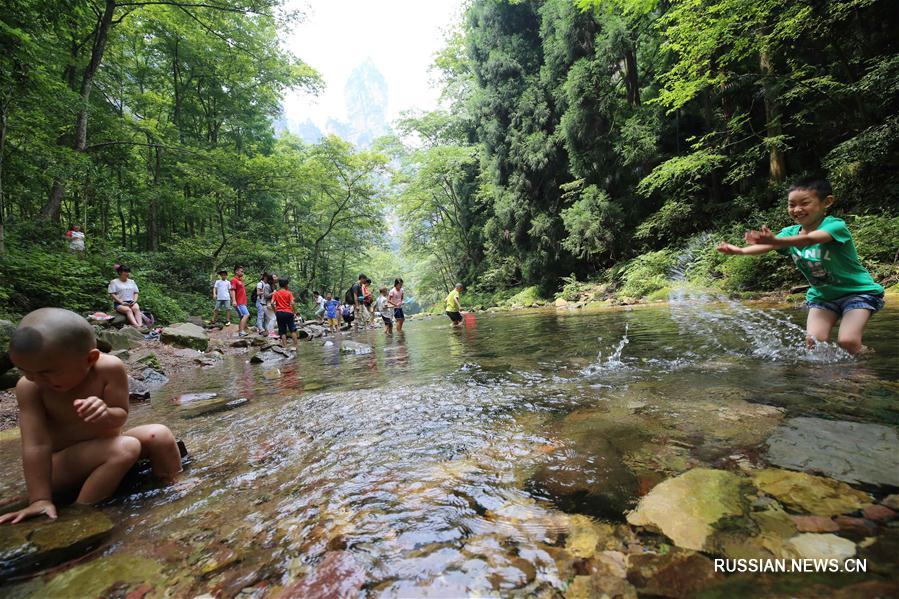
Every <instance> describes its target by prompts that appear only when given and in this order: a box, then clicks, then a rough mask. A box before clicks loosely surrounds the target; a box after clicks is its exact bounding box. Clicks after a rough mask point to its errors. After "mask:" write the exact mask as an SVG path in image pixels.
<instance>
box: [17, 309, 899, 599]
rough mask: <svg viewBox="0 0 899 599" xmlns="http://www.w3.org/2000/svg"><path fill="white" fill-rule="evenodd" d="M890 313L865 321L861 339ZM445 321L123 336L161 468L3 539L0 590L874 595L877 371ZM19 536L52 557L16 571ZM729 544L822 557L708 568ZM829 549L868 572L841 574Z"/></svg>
mask: <svg viewBox="0 0 899 599" xmlns="http://www.w3.org/2000/svg"><path fill="white" fill-rule="evenodd" d="M888 314H889V313H888ZM891 318H894V319H895V316H893V317H891ZM897 324H899V319H895V320H889V321H887V322H886V325H887V326H886V327H885V328H883V329H878V328H877V326H876V324H875V325H872V326H874V328H873V330H872V338H873V340H874V342H875V343H876V342H877V341H878V339H888V338H892V337H891V336H892V335H893V334H894V333H895V330H896V328H899V327H897V326H896V325H897ZM441 325H444V326H441ZM445 325H446V323H443V322H438V321H437V320H434V321H422V322H412V323H409V325H407V329H408V330H407V332H406V334H405V336H402V337H400V336H394V337H389V338H387V337H385V336H384V335H383V332H382V331H369V332H363V333H360V334H359V335H357V336H355V337H353V338H348V337H347V336H343V337H341V338H329V337H316V338H315V339H314V342H312V343H306V344H304V345H301V347H300V351H299V353H298V355H297V354H294V353H293V352H292V351H283V350H281V349H280V348H275V347H271V346H268V341H267V340H266V339H263V338H259V339H257V338H255V337H249V338H246V339H235V338H234V337H230V336H228V337H225V336H222V334H221V333H218V332H212V333H211V334H208V337H209V339H208V345H207V347H206V350H205V351H202V352H201V351H198V350H197V349H192V348H176V347H173V346H172V345H170V344H169V343H167V342H166V343H159V345H156V346H153V345H150V346H147V345H146V344H141V345H138V346H136V347H132V348H129V349H127V351H128V352H129V355H128V356H127V358H126V361H127V362H128V363H129V364H130V365H131V368H132V376H135V375H137V374H143V370H138V369H139V368H140V369H144V368H150V369H152V370H154V371H157V372H160V373H161V374H164V375H165V376H166V377H167V378H168V379H169V380H168V381H167V382H165V383H162V384H161V385H160V386H159V387H157V388H155V389H154V390H153V391H151V392H150V398H149V401H140V402H136V403H135V404H134V408H133V415H134V418H135V421H136V423H140V422H143V421H150V420H162V421H166V422H167V423H169V424H170V426H172V428H173V430H175V431H176V434H178V435H179V436H180V437H182V438H185V439H187V440H188V445H189V446H190V449H191V453H192V462H191V463H190V465H189V467H188V469H187V471H186V473H185V477H184V479H183V480H182V481H181V482H180V483H179V484H178V485H175V486H172V487H158V486H154V485H152V484H149V485H144V486H140V487H137V488H136V489H132V490H131V491H129V492H128V493H126V494H124V495H122V496H120V497H118V498H117V499H115V500H114V501H112V502H110V503H109V504H107V505H104V506H100V507H99V508H98V509H97V510H92V511H90V512H89V513H88V512H83V513H82V512H78V511H72V512H70V511H68V510H73V508H65V509H64V514H66V516H65V517H66V518H68V520H67V521H68V522H74V521H77V520H79V519H81V518H85V525H84V526H83V527H80V526H71V525H62V526H61V525H60V523H58V522H57V523H52V524H50V523H46V522H40V521H34V522H33V523H31V524H29V525H28V527H27V528H21V529H18V530H17V533H16V536H15V538H14V539H13V537H10V538H11V539H13V540H12V541H10V542H9V543H7V544H6V545H4V546H3V547H4V548H3V550H2V551H3V553H0V555H2V558H0V560H2V563H3V564H5V566H4V567H6V568H7V572H8V573H10V572H13V570H15V572H16V573H18V575H23V576H25V575H27V573H28V572H34V571H35V570H38V571H42V572H44V574H42V575H40V576H36V577H30V578H27V579H22V580H19V581H17V582H7V583H5V585H4V586H3V587H2V588H3V590H4V593H5V594H8V595H10V596H15V597H19V596H22V597H25V596H34V597H41V596H58V595H62V594H66V593H69V594H74V595H77V596H131V597H144V596H146V597H154V596H198V595H203V594H209V595H211V596H225V597H233V596H240V597H345V596H372V597H407V596H415V597H418V596H440V597H445V596H452V597H456V596H516V597H517V596H535V597H566V598H570V599H575V598H581V597H603V596H609V597H637V596H667V597H690V596H709V597H741V596H749V597H752V596H773V597H793V596H812V597H833V596H836V597H859V596H869V597H877V596H895V595H896V594H899V588H897V583H896V581H897V580H899V571H897V569H899V520H897V516H896V512H897V510H899V497H897V492H899V485H897V481H896V478H895V477H896V473H897V472H899V462H897V459H899V457H897V456H899V440H897V435H896V431H897V427H896V425H897V422H899V418H895V414H896V408H895V405H896V404H895V401H896V391H897V389H899V387H897V385H896V378H897V372H896V369H895V368H894V365H893V364H892V360H889V359H886V357H884V359H880V358H878V357H875V358H873V359H872V360H869V361H866V362H860V363H859V362H840V361H837V362H831V363H815V362H803V361H799V362H792V363H791V362H783V361H780V362H777V361H770V360H766V359H757V358H753V357H751V356H747V355H745V354H740V353H736V352H720V351H717V352H715V351H711V350H703V349H702V347H701V346H702V341H703V339H701V338H700V339H691V338H688V337H684V335H683V333H682V332H681V331H680V330H679V329H678V328H677V327H676V326H672V324H671V321H670V320H669V319H668V315H667V313H666V312H664V311H661V310H660V311H657V312H653V311H652V310H649V309H644V310H641V311H639V313H637V312H635V313H616V314H614V315H592V316H566V317H552V318H550V317H547V316H546V315H520V316H511V315H503V316H489V317H480V316H479V318H478V321H477V326H476V328H475V327H469V328H467V329H464V330H461V331H455V332H454V331H449V330H448V327H447V326H445ZM585 331H589V333H588V334H586V335H585V334H584V333H585ZM622 334H626V335H627V338H626V343H623V344H622V343H621V340H622V338H623V337H622ZM597 347H599V350H597ZM561 348H564V351H563V350H562V349H561ZM622 348H624V349H623V351H622ZM148 350H153V354H154V356H155V357H156V359H157V361H158V364H147V362H148V361H149V360H150V359H149V358H147V355H149V354H148V353H147V352H148ZM186 350H189V351H191V352H192V353H191V354H189V355H188V353H187V351H186ZM114 351H121V350H114ZM178 352H182V353H180V354H179V353H178ZM218 353H220V354H221V355H218V356H217V355H216V354H218ZM597 353H599V354H600V355H599V356H597ZM160 354H161V355H160ZM170 357H171V358H170ZM172 358H174V359H172ZM142 360H143V361H142ZM170 360H171V361H170ZM207 361H208V363H207ZM156 366H158V368H156ZM135 379H136V380H138V379H137V377H136V376H135ZM15 455H16V447H15V439H8V440H6V441H4V440H3V439H2V438H0V456H2V458H3V462H2V463H3V464H4V466H3V471H2V473H3V477H2V480H3V481H4V482H3V483H2V487H0V493H2V496H3V497H10V498H13V497H15V496H16V495H17V493H18V492H20V491H21V489H22V487H21V484H20V483H17V482H13V479H14V477H15V476H16V475H17V470H16V468H17V465H11V462H12V461H13V460H15V457H14V456H15ZM14 466H15V467H14ZM97 515H99V516H102V517H104V518H106V519H107V520H108V521H109V522H110V523H111V529H108V530H107V529H104V527H97V526H96V525H94V524H90V525H88V523H90V522H94V521H96V519H97ZM82 528H83V530H84V531H86V533H85V539H83V540H82V541H79V540H78V539H77V538H75V539H71V538H67V537H66V536H65V534H68V533H70V532H71V531H72V530H75V531H77V530H81V529H82ZM54 530H56V531H58V532H59V536H60V538H59V539H57V540H53V541H47V539H49V538H52V537H54V535H55V534H56V533H52V532H46V531H54ZM36 531H45V532H39V533H38V532H36ZM91 531H94V532H91ZM76 537H77V535H76ZM44 546H46V548H47V551H49V552H51V553H50V554H49V555H50V556H51V557H52V558H53V560H50V559H49V558H48V559H45V560H43V561H41V560H40V559H35V557H34V556H36V555H39V554H40V553H41V551H43V549H41V547H44ZM60 547H68V548H71V550H69V552H68V553H66V554H65V555H63V554H61V553H59V548H60ZM53 551H56V552H57V553H56V554H53V553H52V552H53ZM29 556H30V557H29ZM73 559H74V560H75V561H70V560H73ZM749 559H754V560H786V562H787V563H792V561H793V560H810V559H827V560H834V562H835V563H837V564H839V566H840V569H841V570H840V571H835V572H829V571H824V572H817V573H809V572H805V573H799V572H770V571H768V572H741V571H736V569H735V568H736V567H735V566H734V567H731V569H728V568H726V567H723V562H722V561H721V560H729V561H728V562H727V563H729V564H736V563H739V560H749ZM29 560H30V561H29ZM54 560H55V561H56V562H57V563H59V562H63V565H61V566H58V567H57V568H56V569H52V568H51V569H50V570H49V571H48V570H46V568H48V567H49V564H50V562H51V561H54ZM716 560H718V562H717V563H718V564H719V567H718V568H717V569H716ZM846 560H850V561H849V562H846ZM854 560H864V563H865V565H866V571H865V572H850V571H846V570H845V569H843V564H850V566H851V564H854V563H856V562H855V561H854Z"/></svg>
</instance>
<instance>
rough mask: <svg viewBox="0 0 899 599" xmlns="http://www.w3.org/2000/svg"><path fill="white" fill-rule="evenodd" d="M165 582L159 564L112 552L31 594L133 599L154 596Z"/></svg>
mask: <svg viewBox="0 0 899 599" xmlns="http://www.w3.org/2000/svg"><path fill="white" fill-rule="evenodd" d="M166 583H167V581H166V578H165V577H164V576H163V574H162V564H160V563H158V562H155V561H153V560H150V559H147V558H145V557H141V556H138V555H129V554H126V553H115V554H113V555H108V556H102V557H98V558H97V559H94V560H92V561H89V562H87V563H85V564H79V565H78V566H75V567H74V568H72V569H71V570H66V571H65V572H61V573H60V574H57V575H56V576H54V577H53V578H52V579H50V581H49V582H48V583H47V584H46V585H43V586H42V587H41V588H39V589H38V591H37V592H36V593H35V594H34V596H36V597H113V596H114V597H126V598H128V599H132V598H135V599H136V598H138V597H143V596H145V595H149V596H150V597H155V596H157V595H158V594H159V593H154V592H153V591H154V589H158V591H160V592H161V591H164V590H165V589H166ZM151 593H152V594H151Z"/></svg>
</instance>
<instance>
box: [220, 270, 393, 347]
mask: <svg viewBox="0 0 899 599" xmlns="http://www.w3.org/2000/svg"><path fill="white" fill-rule="evenodd" d="M218 275H219V279H218V280H217V281H215V283H213V286H212V298H213V300H214V301H215V306H214V308H213V310H212V324H216V323H218V322H219V315H220V314H221V315H223V316H224V317H225V326H231V325H232V322H231V309H232V306H233V308H234V311H235V312H236V314H237V317H238V318H239V320H238V322H237V333H235V334H236V335H237V336H238V337H246V336H247V335H249V330H248V329H249V327H248V324H249V320H250V308H249V304H250V302H252V303H253V304H255V307H256V332H257V333H258V334H260V335H265V336H271V337H279V338H280V339H281V341H282V343H284V344H285V345H286V343H287V337H288V335H290V336H291V337H292V338H293V342H294V345H296V344H297V342H298V340H297V326H298V322H297V317H298V316H297V313H296V305H297V298H296V297H295V296H294V294H293V292H292V291H291V290H290V280H289V279H287V278H284V277H279V276H278V275H277V274H274V273H269V272H264V273H262V276H260V278H259V281H258V282H257V283H256V286H255V288H254V289H253V291H252V293H251V294H250V295H249V296H248V295H247V286H246V284H245V283H244V268H243V267H242V266H236V267H235V268H234V276H233V277H231V278H230V279H229V278H228V271H227V270H220V271H219V273H218ZM371 285H372V281H371V279H370V278H368V277H367V276H366V275H365V274H360V275H359V278H358V279H357V280H356V282H354V283H353V284H352V285H351V286H350V288H349V289H347V291H346V293H345V294H344V296H343V298H342V300H339V299H336V298H335V297H334V294H333V293H332V292H330V291H328V292H326V293H325V294H324V295H322V294H321V293H320V292H319V291H317V290H316V291H313V292H312V300H313V303H314V306H315V315H314V317H315V319H316V321H317V322H318V323H319V324H322V325H325V326H327V327H328V329H329V330H330V332H331V333H337V332H338V331H340V330H342V329H348V328H350V327H352V328H353V330H356V331H358V330H359V329H360V327H361V328H363V329H365V328H369V327H373V326H374V322H375V318H380V319H381V320H382V321H383V322H384V329H385V332H386V333H387V334H388V335H390V334H393V329H394V323H395V326H396V330H397V332H402V330H403V323H404V322H405V319H406V315H405V314H404V313H403V304H404V303H405V301H406V292H405V290H404V289H403V279H401V278H396V279H394V281H393V286H392V287H391V288H390V289H388V288H387V287H381V288H380V289H379V290H378V294H379V295H378V297H377V299H376V298H375V297H374V293H373V291H372V289H371ZM300 319H301V320H302V317H300Z"/></svg>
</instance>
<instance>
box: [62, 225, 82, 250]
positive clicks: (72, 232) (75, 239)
mask: <svg viewBox="0 0 899 599" xmlns="http://www.w3.org/2000/svg"><path fill="white" fill-rule="evenodd" d="M66 238H67V239H68V240H69V251H70V252H75V253H80V252H83V251H84V231H82V230H81V227H80V226H78V225H72V228H71V229H69V230H68V231H67V232H66Z"/></svg>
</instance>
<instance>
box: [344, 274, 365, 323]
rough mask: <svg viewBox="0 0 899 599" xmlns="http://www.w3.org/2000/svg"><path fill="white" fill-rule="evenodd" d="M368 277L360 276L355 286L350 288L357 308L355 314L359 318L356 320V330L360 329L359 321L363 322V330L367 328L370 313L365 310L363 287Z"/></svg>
mask: <svg viewBox="0 0 899 599" xmlns="http://www.w3.org/2000/svg"><path fill="white" fill-rule="evenodd" d="M367 278H368V277H366V276H365V275H364V274H361V273H360V274H359V279H358V280H357V281H356V282H355V283H353V286H352V287H350V290H349V293H350V295H352V297H353V305H354V306H355V310H354V313H355V314H356V316H358V317H359V318H358V319H357V320H356V324H355V326H354V328H355V329H358V328H359V321H360V320H361V321H362V328H365V324H366V322H367V320H368V319H367V318H366V315H367V314H368V311H367V310H366V309H365V304H364V303H363V301H364V299H365V296H364V295H363V293H362V285H363V284H365V281H366V279H367Z"/></svg>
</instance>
